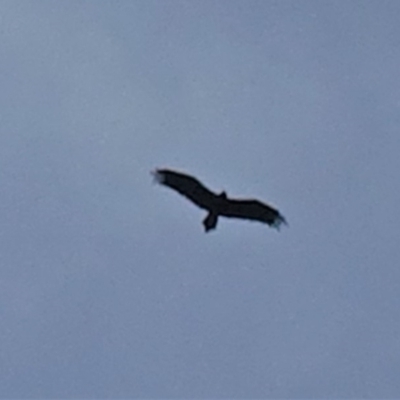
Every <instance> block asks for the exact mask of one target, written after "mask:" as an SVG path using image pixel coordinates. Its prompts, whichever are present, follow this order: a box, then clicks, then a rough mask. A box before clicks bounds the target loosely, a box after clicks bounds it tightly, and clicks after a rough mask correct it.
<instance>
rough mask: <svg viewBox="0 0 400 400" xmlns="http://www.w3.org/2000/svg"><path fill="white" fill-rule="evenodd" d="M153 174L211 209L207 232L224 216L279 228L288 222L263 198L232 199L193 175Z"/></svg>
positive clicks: (157, 172) (194, 201) (214, 227)
mask: <svg viewBox="0 0 400 400" xmlns="http://www.w3.org/2000/svg"><path fill="white" fill-rule="evenodd" d="M152 174H153V176H154V177H155V180H156V181H157V182H158V183H160V184H162V185H165V186H167V187H169V188H171V189H174V190H176V191H177V192H178V193H180V194H181V195H183V196H185V197H186V198H188V199H189V200H191V201H192V202H193V203H194V204H196V205H197V206H198V207H200V208H202V209H204V210H207V211H208V214H207V216H206V217H205V219H204V220H203V225H204V229H205V232H209V231H211V230H213V229H216V227H217V223H218V217H220V216H221V217H228V218H242V219H248V220H252V221H259V222H263V223H266V224H268V225H269V226H271V227H274V228H276V229H278V230H279V228H280V226H281V225H282V224H285V225H287V222H286V220H285V218H284V217H283V215H282V214H280V212H279V211H278V210H276V209H275V208H273V207H271V206H270V205H268V204H265V203H262V202H261V201H259V200H255V199H230V198H228V196H227V194H226V193H225V192H221V193H220V194H216V193H214V192H212V191H211V190H209V189H208V188H207V187H205V186H204V185H203V184H202V183H201V182H200V181H199V180H198V179H196V178H194V177H193V176H190V175H187V174H184V173H182V172H177V171H173V170H170V169H156V170H155V171H153V172H152Z"/></svg>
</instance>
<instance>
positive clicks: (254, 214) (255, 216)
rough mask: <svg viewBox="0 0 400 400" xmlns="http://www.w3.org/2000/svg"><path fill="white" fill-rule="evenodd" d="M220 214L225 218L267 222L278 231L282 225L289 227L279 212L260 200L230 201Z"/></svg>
mask: <svg viewBox="0 0 400 400" xmlns="http://www.w3.org/2000/svg"><path fill="white" fill-rule="evenodd" d="M220 214H221V215H223V216H225V217H231V218H243V219H250V220H253V221H260V222H265V223H267V224H268V225H270V226H273V227H274V228H277V229H279V227H280V225H281V224H286V225H287V222H286V220H285V218H284V217H283V215H281V214H280V213H279V211H278V210H276V209H275V208H273V207H271V206H269V205H267V204H264V203H261V201H258V200H228V201H227V202H226V203H225V204H224V208H223V210H221V212H220Z"/></svg>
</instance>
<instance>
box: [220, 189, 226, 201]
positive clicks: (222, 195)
mask: <svg viewBox="0 0 400 400" xmlns="http://www.w3.org/2000/svg"><path fill="white" fill-rule="evenodd" d="M218 197H220V198H221V199H224V200H226V199H227V198H228V195H227V194H226V192H225V191H224V192H221V193H220V194H219V195H218Z"/></svg>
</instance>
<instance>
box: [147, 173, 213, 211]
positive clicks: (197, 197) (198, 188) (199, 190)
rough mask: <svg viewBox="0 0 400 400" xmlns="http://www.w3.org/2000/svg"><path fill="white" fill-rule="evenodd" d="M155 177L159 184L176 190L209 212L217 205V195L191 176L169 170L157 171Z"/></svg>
mask: <svg viewBox="0 0 400 400" xmlns="http://www.w3.org/2000/svg"><path fill="white" fill-rule="evenodd" d="M153 175H154V177H155V178H156V180H157V181H158V182H159V183H161V184H162V185H165V186H168V187H170V188H171V189H174V190H176V191H177V192H178V193H180V194H182V195H183V196H185V197H186V198H188V199H189V200H191V201H193V203H195V204H196V205H198V206H199V207H200V208H204V209H206V210H209V209H210V208H212V206H213V204H214V203H215V197H216V195H215V194H214V193H213V192H211V190H209V189H207V188H206V187H205V186H204V185H203V184H202V183H201V182H200V181H198V180H197V179H196V178H193V177H192V176H190V175H186V174H182V173H181V172H176V171H172V170H169V169H157V170H156V171H155V172H153Z"/></svg>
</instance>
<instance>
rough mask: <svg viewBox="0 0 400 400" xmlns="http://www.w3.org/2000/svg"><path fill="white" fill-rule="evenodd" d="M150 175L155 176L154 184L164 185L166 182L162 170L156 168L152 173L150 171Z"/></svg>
mask: <svg viewBox="0 0 400 400" xmlns="http://www.w3.org/2000/svg"><path fill="white" fill-rule="evenodd" d="M150 174H151V175H152V176H153V182H155V183H163V182H164V177H163V175H162V173H161V172H160V169H158V168H156V169H154V170H152V171H150Z"/></svg>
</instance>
